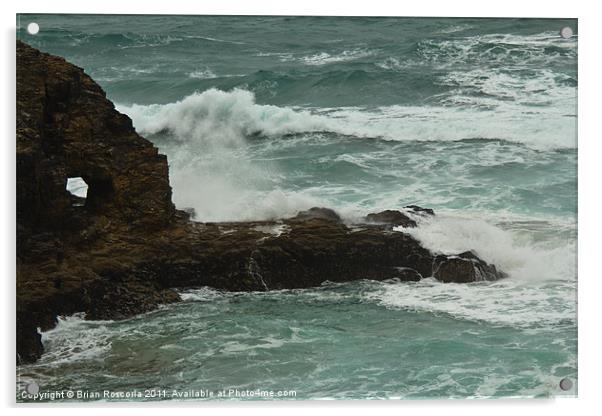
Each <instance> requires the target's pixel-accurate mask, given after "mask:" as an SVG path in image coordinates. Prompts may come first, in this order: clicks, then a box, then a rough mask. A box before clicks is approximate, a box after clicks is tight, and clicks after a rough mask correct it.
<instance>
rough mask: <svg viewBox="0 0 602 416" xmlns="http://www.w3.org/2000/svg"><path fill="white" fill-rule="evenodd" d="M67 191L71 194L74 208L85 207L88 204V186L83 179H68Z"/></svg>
mask: <svg viewBox="0 0 602 416" xmlns="http://www.w3.org/2000/svg"><path fill="white" fill-rule="evenodd" d="M67 191H69V193H70V194H71V199H72V205H73V206H74V207H83V206H84V205H85V204H86V198H87V197H88V184H87V183H86V181H84V179H83V178H82V177H79V176H78V177H75V178H67Z"/></svg>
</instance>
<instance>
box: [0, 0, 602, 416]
mask: <svg viewBox="0 0 602 416" xmlns="http://www.w3.org/2000/svg"><path fill="white" fill-rule="evenodd" d="M587 3H588V4H589V5H585V4H586V2H582V3H577V2H574V1H573V2H569V1H545V2H537V3H536V2H527V1H525V0H518V1H517V0H505V1H498V2H487V1H482V0H481V1H469V0H454V1H429V0H420V1H408V2H402V1H399V2H394V1H383V0H369V1H363V2H352V1H350V0H346V1H345V0H336V1H334V0H330V1H326V0H299V1H297V2H286V1H282V0H281V1H269V0H248V1H244V0H237V1H235V0H221V1H202V2H198V3H193V2H192V1H190V0H188V1H186V0H153V1H151V0H146V1H135V0H131V1H129V2H127V1H123V0H104V1H97V2H85V1H81V0H77V1H75V0H67V1H58V0H55V1H52V2H49V1H47V0H46V1H43V0H38V1H34V0H21V1H19V2H18V3H17V4H10V5H9V4H7V2H2V6H1V7H2V14H1V19H2V30H3V35H4V36H3V42H2V44H1V47H2V61H3V62H4V64H3V65H0V68H1V69H0V70H1V71H2V74H1V77H0V79H1V80H2V87H3V88H2V89H1V91H2V100H1V101H0V114H1V115H2V127H3V131H4V133H5V134H4V135H3V138H2V140H1V143H2V149H1V153H0V154H1V155H2V157H3V162H4V163H2V164H1V172H2V179H3V180H2V181H1V184H2V188H1V194H0V195H2V201H3V202H2V204H1V205H0V206H1V209H2V215H1V216H0V221H1V223H0V230H2V231H1V232H2V240H1V241H2V247H1V249H0V253H1V254H0V255H1V256H2V257H1V262H0V264H2V266H3V267H4V271H5V273H3V274H2V276H1V279H2V282H3V287H2V289H3V290H2V295H3V296H4V297H5V298H4V302H3V303H2V305H3V314H2V318H3V319H2V323H3V330H4V331H3V332H4V337H3V342H1V343H0V345H1V350H0V351H1V352H0V360H1V361H0V362H1V363H2V367H1V368H0V370H1V374H2V376H3V377H2V384H1V386H0V392H1V394H2V398H3V404H4V406H8V407H13V408H12V409H10V410H9V412H10V414H15V413H18V414H22V413H27V414H31V413H36V414H40V413H42V414H50V415H53V414H77V415H79V414H80V413H81V410H80V409H77V408H74V407H75V406H67V407H60V408H58V407H55V408H51V409H47V408H45V409H33V408H31V407H25V406H21V407H19V408H17V409H15V408H14V392H15V388H14V386H15V384H14V377H15V376H14V374H15V372H14V357H15V354H14V351H15V347H14V342H15V334H14V305H15V298H14V296H15V288H14V272H15V246H14V235H15V224H14V216H15V206H14V204H15V176H14V175H15V143H14V132H15V109H14V101H15V98H14V97H15V75H14V70H15V64H14V53H15V25H16V23H15V22H16V17H15V14H16V13H17V12H20V13H129V14H137V13H138V14H139V13H145V14H250V15H257V14H280V15H348V16H353V15H355V16H358V15H377V16H387V15H388V16H456V17H459V16H467V17H468V16H481V17H571V18H575V17H576V18H579V275H580V277H579V398H578V399H556V400H539V401H534V400H491V401H449V400H442V401H426V402H425V401H421V402H417V401H416V402H414V401H405V402H401V403H397V402H392V401H387V402H359V401H358V402H295V403H258V402H254V403H246V404H244V405H241V404H229V403H225V404H215V403H211V404H200V405H196V406H198V407H201V409H198V408H197V407H194V406H190V405H178V407H179V408H178V409H177V410H174V412H178V414H198V413H199V412H207V411H209V412H211V414H214V413H231V412H232V410H235V411H236V410H238V411H240V412H243V411H244V412H245V413H250V414H261V415H262V416H263V415H265V414H279V415H280V414H282V412H283V411H286V412H287V413H290V414H305V413H307V412H308V411H310V412H318V413H321V414H325V413H327V412H328V413H331V412H332V411H333V410H335V408H346V409H345V412H346V413H351V414H365V413H366V411H373V410H375V411H378V412H379V413H380V412H382V413H386V414H396V415H398V414H400V412H408V413H409V412H420V413H426V414H429V413H441V412H444V413H445V414H446V415H456V414H458V415H463V416H464V415H471V414H478V415H480V416H482V414H483V412H487V413H488V414H491V415H498V414H499V415H507V413H508V412H517V411H519V412H520V411H528V412H529V413H533V414H538V413H545V414H546V415H555V414H559V415H560V414H562V415H563V416H564V415H566V414H569V413H570V414H574V413H581V412H583V413H585V414H587V413H589V412H588V410H591V409H595V408H598V409H599V408H600V407H601V406H600V403H598V401H597V400H596V399H597V397H598V396H599V395H600V393H601V392H600V391H599V389H600V387H602V383H600V381H599V380H600V377H601V376H602V374H601V372H600V370H601V368H600V355H602V348H600V347H601V344H600V339H601V338H600V335H599V328H600V323H599V316H600V309H599V308H598V307H597V306H598V305H600V304H601V303H602V302H601V301H600V296H602V290H601V283H600V282H601V280H602V270H601V267H600V266H599V264H600V261H599V259H598V258H599V257H600V235H599V233H600V231H601V227H600V217H601V214H600V211H601V210H602V204H601V203H600V202H601V198H600V196H599V195H601V192H600V189H601V186H600V181H601V179H602V172H601V171H600V166H601V165H602V160H601V157H602V153H601V152H600V140H599V139H600V136H601V134H602V133H601V132H600V123H599V122H598V123H596V121H598V120H599V119H600V111H601V110H600V101H601V100H602V91H601V89H600V81H599V79H600V75H599V74H600V73H602V71H601V70H600V68H602V65H601V63H602V62H601V57H600V52H599V51H600V50H602V48H601V47H600V45H599V43H600V42H601V41H602V33H601V32H602V31H601V29H600V28H601V27H602V20H601V18H602V16H601V15H600V13H597V10H596V8H595V6H593V4H595V2H587ZM112 407H113V409H112V410H111V411H118V409H115V407H119V406H112ZM233 407H234V408H233ZM107 410H108V409H106V408H102V407H101V408H87V409H86V410H85V412H86V413H89V414H91V415H92V414H94V415H95V414H104V413H105V412H106V411H107ZM123 411H124V412H125V411H127V412H128V413H130V412H133V411H134V412H137V411H140V412H141V413H142V412H144V413H145V414H148V415H161V416H163V415H164V413H165V411H166V405H165V404H162V405H160V406H158V405H152V404H150V405H146V406H144V407H142V408H140V406H139V405H134V406H131V405H129V406H127V410H123ZM592 413H593V412H592Z"/></svg>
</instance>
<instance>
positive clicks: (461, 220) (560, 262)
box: [403, 213, 577, 282]
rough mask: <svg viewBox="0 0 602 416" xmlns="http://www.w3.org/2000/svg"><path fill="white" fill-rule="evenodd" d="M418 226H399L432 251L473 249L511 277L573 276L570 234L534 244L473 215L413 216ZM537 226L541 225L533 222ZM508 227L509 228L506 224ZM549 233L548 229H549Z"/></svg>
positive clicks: (571, 278) (569, 278)
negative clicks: (405, 227) (404, 227)
mask: <svg viewBox="0 0 602 416" xmlns="http://www.w3.org/2000/svg"><path fill="white" fill-rule="evenodd" d="M417 220H418V222H419V227H416V228H407V229H403V231H404V232H406V233H409V234H411V235H413V236H414V237H416V238H417V239H418V240H419V241H420V242H421V243H422V244H423V245H424V246H425V247H427V248H429V249H430V250H432V251H434V252H439V253H444V254H456V253H460V252H463V251H467V250H474V251H475V252H476V253H477V254H478V255H479V256H480V257H481V258H483V259H484V260H485V261H487V262H490V263H493V264H495V265H496V266H497V267H499V268H500V269H501V270H503V271H505V272H507V273H508V274H510V276H511V277H513V278H515V279H518V280H523V281H534V280H560V281H569V282H574V280H575V279H576V277H577V276H576V244H575V241H574V237H570V236H569V237H563V235H566V234H561V233H558V234H559V235H558V236H557V237H555V238H554V237H549V238H547V239H545V240H544V241H543V242H540V243H537V242H535V241H533V239H532V238H527V239H525V238H521V234H520V233H517V232H516V231H514V230H511V229H503V228H501V227H499V226H496V225H493V224H492V222H491V219H490V220H489V221H486V220H485V219H481V218H479V217H478V216H476V215H473V216H471V217H464V216H458V215H457V214H455V215H446V214H442V213H438V214H437V215H436V216H434V217H420V218H417ZM537 225H539V226H540V227H541V226H542V225H541V224H537ZM547 226H548V228H549V229H550V230H554V229H556V231H559V228H558V227H565V228H567V229H571V228H572V229H574V227H575V226H576V224H570V223H566V224H562V225H561V224H560V223H559V224H556V223H549V224H548V225H547ZM506 228H510V227H506ZM550 234H552V232H551V231H550Z"/></svg>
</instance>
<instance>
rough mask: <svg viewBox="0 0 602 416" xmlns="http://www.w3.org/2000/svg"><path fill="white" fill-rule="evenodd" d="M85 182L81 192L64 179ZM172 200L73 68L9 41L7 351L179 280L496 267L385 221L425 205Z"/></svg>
mask: <svg viewBox="0 0 602 416" xmlns="http://www.w3.org/2000/svg"><path fill="white" fill-rule="evenodd" d="M70 177H81V178H83V179H84V181H85V182H86V183H87V184H88V186H89V188H88V195H87V197H86V199H85V200H82V199H81V198H74V197H73V196H72V195H71V194H70V193H69V192H68V191H67V190H66V183H67V179H68V178H70ZM190 215H191V214H190V212H187V211H180V210H177V209H175V207H174V205H173V203H172V201H171V188H170V185H169V178H168V165H167V159H166V157H165V156H164V155H161V154H159V153H158V151H157V149H156V148H155V147H154V146H153V145H152V143H150V142H149V141H147V140H146V139H144V138H143V137H141V136H139V135H138V134H137V133H136V131H135V130H134V128H133V127H132V122H131V120H130V119H129V118H128V117H127V116H125V115H123V114H120V113H119V112H117V111H116V110H115V107H114V105H113V104H112V103H111V102H110V101H109V100H108V99H107V98H106V96H105V93H104V92H103V91H102V89H101V88H100V87H99V86H98V85H97V84H96V83H95V82H94V81H93V80H92V79H91V78H90V77H89V76H88V75H86V74H85V73H84V71H83V70H82V69H81V68H78V67H76V66H74V65H72V64H69V63H68V62H66V61H65V60H64V59H62V58H59V57H56V56H52V55H48V54H45V53H41V52H40V51H38V50H36V49H34V48H32V47H30V46H28V45H26V44H24V43H22V42H17V354H18V357H17V360H18V362H20V363H24V362H32V361H35V360H36V359H38V358H39V357H40V355H41V354H42V352H43V346H42V343H41V340H40V335H39V333H38V331H37V328H41V329H42V330H46V329H49V328H52V327H53V326H54V325H55V324H56V317H57V316H59V315H65V314H72V313H75V312H85V313H86V317H87V318H88V319H120V318H125V317H128V316H132V315H134V314H138V313H142V312H147V311H150V310H152V309H154V308H156V307H157V305H159V304H162V303H169V302H175V301H178V300H179V295H178V294H177V293H176V292H175V291H174V290H173V289H174V288H178V287H191V286H212V287H214V288H217V289H224V290H231V291H266V290H272V289H284V288H305V287H311V286H317V285H320V284H321V283H322V282H323V281H325V280H330V281H333V282H340V281H348V280H355V279H375V280H384V279H391V278H397V279H400V280H402V281H415V280H420V279H421V278H423V277H429V276H434V277H436V278H437V279H440V280H442V281H444V282H473V281H478V280H494V279H498V278H500V277H503V276H504V274H503V273H502V272H499V271H497V270H496V269H495V267H494V266H493V265H489V264H487V263H485V262H484V261H482V260H481V259H479V258H478V257H477V256H476V255H475V254H474V253H472V252H467V253H462V254H459V255H457V256H446V255H441V254H436V253H431V252H430V251H429V250H427V249H425V248H424V247H422V246H421V245H420V243H419V242H418V241H417V240H415V239H414V238H413V237H412V236H410V235H409V234H406V233H403V232H397V231H392V228H393V227H395V226H403V227H414V226H417V223H416V220H415V219H413V218H412V216H414V217H416V216H421V215H434V213H433V212H432V210H428V209H423V208H420V207H416V206H413V207H408V208H407V209H406V210H405V212H400V211H384V212H381V213H377V214H370V215H368V217H366V219H365V221H364V222H363V223H362V224H353V225H351V224H346V223H345V222H344V221H343V220H342V219H341V218H340V216H339V215H338V214H337V213H336V212H335V211H333V210H331V209H328V208H312V209H310V210H308V211H303V212H300V213H299V214H298V215H297V216H296V217H293V218H289V219H282V220H279V221H256V222H244V223H243V222H241V223H200V222H193V221H191V220H190Z"/></svg>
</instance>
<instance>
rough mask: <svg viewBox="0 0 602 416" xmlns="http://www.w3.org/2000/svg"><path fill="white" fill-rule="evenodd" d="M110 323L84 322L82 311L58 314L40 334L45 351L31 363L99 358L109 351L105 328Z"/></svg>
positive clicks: (61, 362)
mask: <svg viewBox="0 0 602 416" xmlns="http://www.w3.org/2000/svg"><path fill="white" fill-rule="evenodd" d="M110 322H112V321H86V320H84V315H83V314H75V315H72V316H67V317H62V316H59V317H58V323H57V325H56V327H55V328H53V329H51V330H49V331H46V332H43V333H42V343H43V344H44V350H45V351H44V355H43V356H42V358H41V360H40V361H39V363H37V364H34V366H35V365H41V366H44V365H48V363H52V365H53V366H55V365H61V364H64V363H67V362H75V361H80V360H82V361H86V360H91V359H102V357H103V356H104V355H105V354H106V353H108V352H109V351H110V350H111V341H110V339H109V338H110V331H109V330H108V329H107V327H106V325H107V324H109V323H110Z"/></svg>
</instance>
